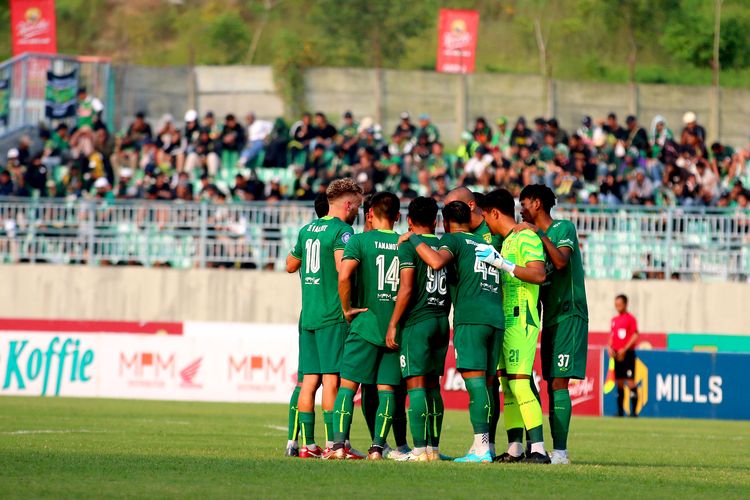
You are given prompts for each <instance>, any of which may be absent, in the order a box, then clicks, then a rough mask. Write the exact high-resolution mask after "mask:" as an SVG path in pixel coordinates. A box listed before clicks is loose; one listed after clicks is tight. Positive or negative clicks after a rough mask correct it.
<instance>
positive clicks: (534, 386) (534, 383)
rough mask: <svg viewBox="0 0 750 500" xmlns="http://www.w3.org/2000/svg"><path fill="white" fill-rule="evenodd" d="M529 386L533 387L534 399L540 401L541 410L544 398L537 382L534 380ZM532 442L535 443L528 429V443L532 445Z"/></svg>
mask: <svg viewBox="0 0 750 500" xmlns="http://www.w3.org/2000/svg"><path fill="white" fill-rule="evenodd" d="M529 385H531V392H533V393H534V397H535V398H536V400H537V401H539V408H541V407H542V397H541V396H540V395H539V389H537V388H536V382H534V380H533V379H532V380H531V381H530V384H529ZM532 442H533V441H532V440H531V437H530V436H529V431H528V429H527V430H526V443H532Z"/></svg>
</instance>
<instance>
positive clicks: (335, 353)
mask: <svg viewBox="0 0 750 500" xmlns="http://www.w3.org/2000/svg"><path fill="white" fill-rule="evenodd" d="M348 333H349V324H348V323H346V322H342V323H335V324H333V325H329V326H325V327H323V328H319V329H317V330H303V329H301V330H300V338H299V353H300V371H301V372H302V373H304V374H305V375H308V374H312V375H321V374H328V373H339V372H340V371H341V359H342V355H343V353H344V341H345V340H346V336H347V335H348Z"/></svg>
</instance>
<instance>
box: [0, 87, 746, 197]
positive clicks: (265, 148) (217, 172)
mask: <svg viewBox="0 0 750 500" xmlns="http://www.w3.org/2000/svg"><path fill="white" fill-rule="evenodd" d="M79 102H80V105H79V110H78V116H77V119H76V123H75V124H74V125H73V126H68V125H67V124H65V123H60V124H59V125H57V126H56V127H54V128H53V129H51V130H50V129H42V130H41V131H40V136H41V138H42V140H43V141H44V146H43V150H42V151H38V152H34V151H32V149H33V148H32V142H31V140H30V139H29V138H28V137H24V138H22V139H21V141H20V143H19V144H18V147H17V148H13V149H11V150H10V151H9V152H8V154H7V163H6V165H5V168H4V169H3V170H2V171H0V196H18V197H28V196H42V197H57V198H59V197H67V198H73V199H74V198H79V197H85V198H94V199H106V200H113V199H146V200H178V201H198V200H210V201H216V202H225V201H253V200H266V201H269V202H274V201H279V200H312V199H314V197H315V195H316V194H317V193H320V192H324V191H325V189H326V186H327V185H328V184H329V183H330V181H331V180H333V179H336V178H340V177H346V176H351V177H353V178H354V179H356V181H357V182H358V183H359V184H360V185H361V186H362V187H363V189H364V191H365V192H366V193H371V192H374V191H376V190H386V191H390V192H393V193H397V194H398V195H399V197H400V198H401V199H402V201H407V200H410V199H413V198H415V197H416V196H418V195H422V196H432V197H435V198H436V199H442V197H443V196H444V195H445V194H446V193H447V192H448V191H449V190H450V189H452V188H454V187H456V186H467V187H469V188H470V189H472V190H474V191H479V192H487V191H490V190H492V189H495V188H498V187H503V188H506V189H508V190H509V191H510V192H511V193H513V194H514V195H516V196H517V195H518V194H519V193H520V190H521V189H522V188H523V187H524V186H527V185H530V184H535V183H545V184H547V185H548V186H550V187H551V188H552V189H553V190H554V191H555V193H556V195H557V196H558V198H559V199H560V200H561V201H563V202H572V203H583V204H591V205H599V204H601V205H619V204H633V205H657V206H665V205H680V206H720V207H725V206H733V207H739V208H745V207H747V206H748V199H749V198H750V194H749V192H748V188H750V148H748V149H738V150H735V149H733V148H732V147H730V146H729V145H726V144H721V143H718V142H715V143H713V144H710V145H709V144H707V143H706V131H705V129H704V128H703V127H702V126H701V125H700V124H699V123H698V118H697V116H696V115H695V113H693V112H686V113H685V114H684V116H683V120H682V121H683V123H682V124H681V125H680V128H674V129H673V128H670V126H669V124H668V123H667V122H666V120H665V119H664V118H663V117H661V116H656V117H654V118H653V120H651V123H650V126H648V128H645V127H644V126H643V125H642V124H641V123H640V122H639V121H638V119H637V118H636V117H635V116H628V117H627V118H626V119H625V121H624V123H621V122H620V121H619V120H618V117H617V116H616V115H615V114H614V113H610V114H609V115H608V116H607V117H606V118H604V119H601V120H593V119H592V118H591V117H588V116H586V117H584V119H583V120H582V123H581V124H580V127H579V128H578V129H577V130H575V131H566V130H563V129H562V128H561V127H560V126H559V124H558V121H557V119H555V118H550V119H545V118H535V119H534V120H533V122H531V123H528V122H527V120H526V119H525V117H523V116H521V117H518V118H517V119H516V120H515V122H511V121H510V120H509V119H508V118H506V117H499V118H497V119H496V120H495V121H494V123H491V122H490V121H489V120H487V119H485V118H484V117H478V118H477V119H476V120H475V121H474V123H473V126H472V129H471V130H466V131H464V132H463V133H462V134H461V138H460V143H459V144H458V146H457V147H454V148H447V147H446V146H445V144H444V142H443V141H442V138H441V134H440V129H439V127H438V125H436V124H435V123H433V122H432V121H431V119H430V117H429V116H428V115H426V114H422V115H419V117H418V119H417V120H416V121H415V120H413V118H412V116H411V115H410V114H409V113H408V112H403V113H401V116H400V121H399V123H398V125H397V126H396V127H395V129H394V130H393V131H390V133H388V132H387V131H384V130H383V128H382V127H381V126H380V125H379V124H377V123H374V121H373V120H372V119H371V118H369V117H364V118H362V119H361V120H360V121H357V120H356V119H355V117H354V116H353V115H352V113H351V112H346V113H344V114H343V116H342V118H341V122H340V123H339V125H338V127H337V126H335V125H334V124H332V123H331V122H330V121H329V119H328V118H327V117H326V115H325V114H324V113H321V112H318V113H315V114H310V113H304V114H303V115H302V117H301V118H300V120H299V121H298V122H296V123H294V124H293V125H292V126H291V127H289V126H288V125H287V123H286V122H285V121H284V119H282V118H277V119H276V120H275V121H274V122H269V121H265V120H260V119H258V118H257V117H256V116H255V115H254V114H253V113H249V114H248V115H247V116H246V117H245V118H244V123H243V122H241V121H240V119H238V117H237V116H235V115H233V114H228V115H226V116H225V117H224V120H223V122H221V123H220V122H219V120H218V119H217V117H216V116H215V115H214V113H212V112H210V111H209V112H207V113H205V114H204V115H203V116H202V117H201V116H199V114H198V113H197V112H196V111H195V110H189V111H187V112H186V113H185V116H184V123H183V124H182V126H179V125H180V124H179V123H178V122H177V121H176V120H175V118H174V117H172V116H170V115H164V116H162V117H161V118H160V119H159V120H158V122H157V123H155V124H154V126H153V127H152V124H151V123H150V122H149V120H148V119H147V117H146V116H145V115H144V114H143V113H138V114H136V116H135V119H134V121H133V122H132V123H131V124H130V125H129V126H128V127H127V128H126V129H124V130H122V131H120V132H117V133H112V131H110V130H109V128H108V126H107V125H106V124H105V123H103V121H102V120H101V104H99V105H98V106H97V101H96V100H95V99H93V98H91V97H90V96H88V95H87V94H86V91H85V89H81V91H80V92H79Z"/></svg>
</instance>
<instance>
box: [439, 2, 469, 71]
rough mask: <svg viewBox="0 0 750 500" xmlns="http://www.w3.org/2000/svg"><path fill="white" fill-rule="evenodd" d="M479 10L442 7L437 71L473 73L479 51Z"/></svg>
mask: <svg viewBox="0 0 750 500" xmlns="http://www.w3.org/2000/svg"><path fill="white" fill-rule="evenodd" d="M478 31H479V12H477V11H476V10H453V9H440V19H439V21H438V52H437V67H436V68H435V69H436V70H437V71H439V72H441V73H473V72H474V62H475V59H476V52H477V34H478Z"/></svg>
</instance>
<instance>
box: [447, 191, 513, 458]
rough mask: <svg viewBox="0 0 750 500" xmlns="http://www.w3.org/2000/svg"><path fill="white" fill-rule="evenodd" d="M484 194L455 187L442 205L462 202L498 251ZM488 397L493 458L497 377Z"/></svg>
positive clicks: (497, 409)
mask: <svg viewBox="0 0 750 500" xmlns="http://www.w3.org/2000/svg"><path fill="white" fill-rule="evenodd" d="M483 200H484V194H482V193H474V192H472V191H470V190H469V189H467V188H465V187H457V188H456V189H454V190H452V191H450V192H449V193H448V194H447V195H446V196H445V200H444V203H445V205H448V204H450V203H452V202H454V201H462V202H464V203H466V204H467V205H468V206H469V208H470V209H471V230H470V231H469V232H470V233H474V234H476V235H477V236H481V237H482V238H483V239H484V242H485V243H487V244H490V245H492V246H494V247H495V249H496V250H498V251H500V248H501V247H502V245H503V239H502V237H501V236H500V235H499V234H492V231H490V228H489V227H488V226H487V222H485V220H484V216H483V213H482V202H483ZM490 397H492V401H493V406H492V407H493V408H494V410H493V412H492V421H491V422H490V453H491V454H492V456H493V457H494V456H495V435H496V434H497V423H498V421H499V420H500V381H499V380H498V378H497V377H495V378H493V380H492V389H491V390H490Z"/></svg>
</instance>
